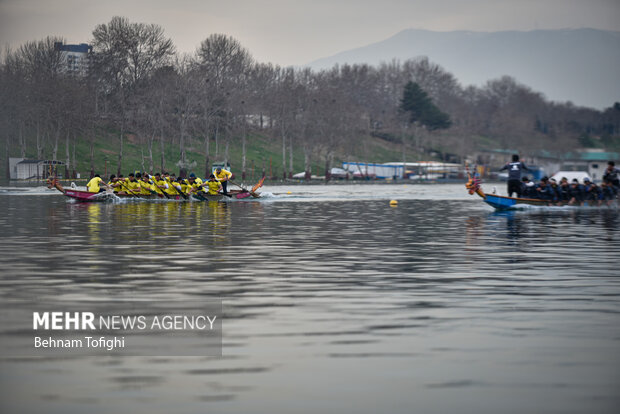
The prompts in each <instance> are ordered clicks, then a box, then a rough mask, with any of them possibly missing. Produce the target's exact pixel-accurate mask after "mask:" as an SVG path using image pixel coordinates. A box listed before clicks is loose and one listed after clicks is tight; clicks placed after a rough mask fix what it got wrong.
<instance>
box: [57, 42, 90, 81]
mask: <svg viewBox="0 0 620 414" xmlns="http://www.w3.org/2000/svg"><path fill="white" fill-rule="evenodd" d="M54 49H55V50H57V51H59V52H61V53H62V55H63V58H64V61H65V65H66V66H65V68H64V70H65V71H66V72H67V73H71V74H75V75H86V73H87V72H88V67H89V60H90V54H91V53H92V50H93V47H92V46H89V45H87V44H86V43H80V44H79V45H63V44H62V43H60V42H56V44H54Z"/></svg>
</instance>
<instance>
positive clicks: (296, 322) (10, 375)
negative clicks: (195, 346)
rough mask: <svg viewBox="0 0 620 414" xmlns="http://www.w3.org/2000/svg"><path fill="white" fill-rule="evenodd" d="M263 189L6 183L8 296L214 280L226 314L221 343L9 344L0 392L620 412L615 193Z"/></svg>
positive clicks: (436, 409)
mask: <svg viewBox="0 0 620 414" xmlns="http://www.w3.org/2000/svg"><path fill="white" fill-rule="evenodd" d="M502 189H503V187H502ZM289 191H290V192H291V193H290V194H288V192H289ZM264 192H265V194H266V196H267V197H266V198H264V199H261V200H256V201H247V200H244V201H236V202H227V203H224V202H220V203H213V202H212V203H175V202H143V203H138V202H125V203H97V204H95V203H92V204H77V203H72V202H69V201H68V200H67V199H65V198H64V197H62V196H61V195H57V194H54V193H53V192H51V191H50V190H46V189H43V188H35V189H18V190H15V189H12V191H7V188H3V189H0V211H2V212H3V213H2V216H0V231H1V233H2V237H1V239H0V247H1V249H2V252H3V254H2V255H0V269H2V270H1V271H0V272H1V273H0V275H1V277H0V297H1V298H2V300H3V301H7V300H9V299H14V298H19V299H21V300H24V301H27V302H28V301H30V302H32V303H36V302H39V301H44V300H47V299H56V300H66V301H78V300H102V299H119V298H121V299H122V298H135V297H142V298H149V299H151V300H159V301H168V300H169V301H178V300H196V299H198V300H200V299H202V298H205V299H208V298H221V299H222V300H223V304H224V316H225V318H224V321H223V331H224V335H223V356H222V357H115V356H90V357H62V358H60V357H46V358H11V357H7V356H4V357H3V358H2V360H1V361H0V369H1V371H0V372H1V374H0V390H1V391H0V411H2V412H6V413H9V412H10V413H18V412H19V413H30V412H32V413H34V412H47V413H63V414H66V413H84V412H88V413H109V412H114V413H121V412H131V413H149V414H151V413H155V412H162V413H204V412H218V413H317V412H334V413H336V412H338V413H340V412H344V413H376V412H385V413H412V412H420V413H498V412H501V413H531V412H545V413H584V412H588V413H617V412H620V255H619V251H620V225H619V224H620V217H619V213H618V210H617V209H600V210H598V209H575V208H567V209H560V210H553V209H548V208H546V209H545V208H538V209H529V210H526V211H516V212H509V213H495V212H493V211H492V209H491V208H490V207H488V206H486V205H484V204H483V203H482V202H481V201H480V199H479V198H478V197H476V196H469V195H468V194H467V193H466V191H465V189H464V186H463V185H462V184H458V185H456V184H455V185H452V184H446V185H412V184H408V185H402V184H393V185H327V186H325V185H313V186H303V185H302V186H290V187H287V186H278V187H276V186H271V187H270V186H266V187H265V188H264ZM392 199H394V200H398V205H397V206H396V207H391V206H390V205H389V201H390V200H392Z"/></svg>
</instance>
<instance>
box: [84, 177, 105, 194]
mask: <svg viewBox="0 0 620 414" xmlns="http://www.w3.org/2000/svg"><path fill="white" fill-rule="evenodd" d="M102 187H103V188H102ZM86 188H87V189H88V191H89V192H91V193H101V192H103V191H105V190H104V188H109V187H108V185H107V184H106V183H104V182H103V180H102V179H101V177H100V176H99V174H95V176H94V177H93V178H91V180H90V181H89V182H88V184H86Z"/></svg>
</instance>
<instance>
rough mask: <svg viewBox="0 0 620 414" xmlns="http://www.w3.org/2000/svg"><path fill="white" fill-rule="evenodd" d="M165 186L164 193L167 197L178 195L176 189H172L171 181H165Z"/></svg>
mask: <svg viewBox="0 0 620 414" xmlns="http://www.w3.org/2000/svg"><path fill="white" fill-rule="evenodd" d="M164 182H165V183H166V184H168V188H166V189H165V190H164V191H165V192H166V194H168V195H178V194H179V193H178V191H177V189H176V188H174V186H173V185H172V181H170V179H166V180H165V181H164Z"/></svg>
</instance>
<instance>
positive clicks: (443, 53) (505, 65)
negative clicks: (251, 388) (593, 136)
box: [307, 29, 620, 109]
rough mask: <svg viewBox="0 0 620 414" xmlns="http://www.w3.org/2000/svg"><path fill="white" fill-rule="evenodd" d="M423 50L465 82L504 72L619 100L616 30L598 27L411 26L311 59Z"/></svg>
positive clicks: (597, 103)
mask: <svg viewBox="0 0 620 414" xmlns="http://www.w3.org/2000/svg"><path fill="white" fill-rule="evenodd" d="M420 56H427V57H428V58H429V60H430V61H431V62H433V63H436V64H439V65H440V66H442V67H443V68H444V69H445V70H446V71H448V72H450V73H452V74H453V75H454V76H455V77H456V78H457V79H458V80H459V82H460V83H461V84H462V85H463V86H468V85H476V86H482V85H484V84H485V83H486V82H487V81H488V80H491V79H497V78H499V77H501V76H504V75H508V76H512V77H513V78H515V79H516V80H517V81H518V82H519V83H521V84H524V85H527V86H529V87H530V88H532V89H533V90H534V91H537V92H541V93H543V94H544V95H545V97H546V98H547V99H549V100H552V101H559V102H566V101H571V102H572V103H573V104H575V105H577V106H587V107H592V108H596V109H604V108H608V107H610V106H612V105H613V104H614V102H619V101H620V32H614V31H603V30H596V29H566V30H534V31H529V32H518V31H506V32H468V31H454V32H432V31H428V30H415V29H409V30H404V31H402V32H400V33H397V34H396V35H394V36H393V37H391V38H389V39H386V40H384V41H381V42H378V43H374V44H371V45H368V46H364V47H360V48H357V49H353V50H349V51H345V52H341V53H338V54H336V55H334V56H330V57H327V58H324V59H319V60H316V61H314V62H311V63H309V64H308V65H307V66H309V67H312V68H314V69H325V68H330V67H332V66H333V65H335V64H337V63H338V64H343V63H349V64H353V63H368V64H371V65H378V64H380V63H381V62H390V61H392V60H393V59H397V60H400V61H405V60H407V59H412V58H416V57H420Z"/></svg>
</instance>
